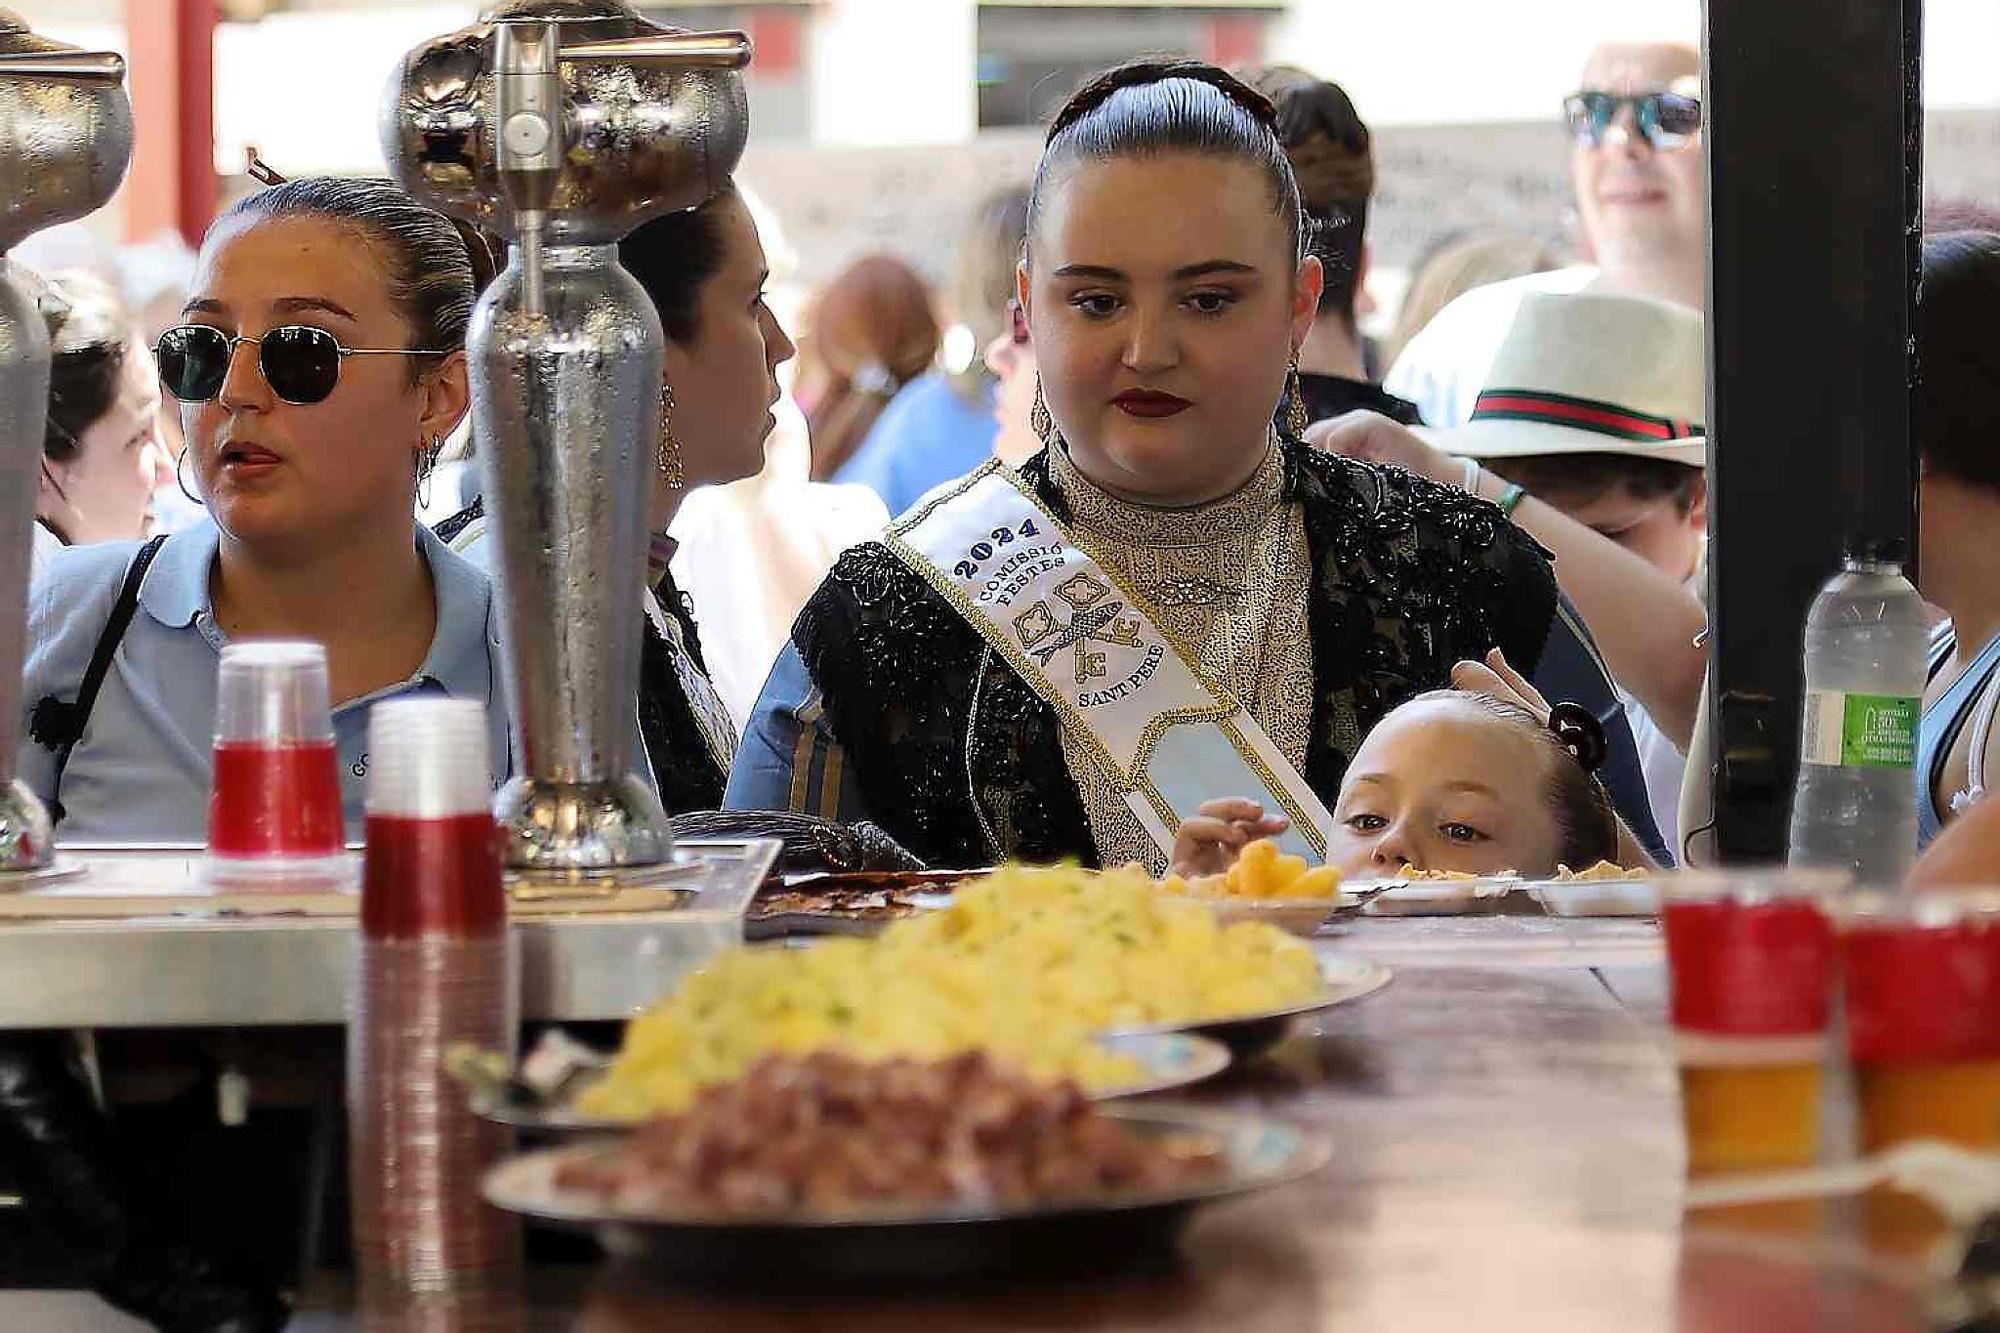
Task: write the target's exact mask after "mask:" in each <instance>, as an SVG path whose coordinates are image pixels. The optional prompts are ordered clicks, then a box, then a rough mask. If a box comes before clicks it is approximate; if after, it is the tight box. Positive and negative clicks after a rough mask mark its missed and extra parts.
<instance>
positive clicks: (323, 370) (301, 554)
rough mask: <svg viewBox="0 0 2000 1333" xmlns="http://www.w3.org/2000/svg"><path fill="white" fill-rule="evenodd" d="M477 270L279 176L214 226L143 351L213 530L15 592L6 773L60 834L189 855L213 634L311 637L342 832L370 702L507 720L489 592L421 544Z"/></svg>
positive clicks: (456, 406) (499, 741)
mask: <svg viewBox="0 0 2000 1333" xmlns="http://www.w3.org/2000/svg"><path fill="white" fill-rule="evenodd" d="M473 288H474V275H473V268H472V259H471V255H470V253H469V251H468V249H467V247H466V245H465V243H464V242H463V241H462V240H461V238H460V233H459V232H458V231H456V230H454V228H453V226H452V224H451V223H449V222H448V221H446V220H445V218H444V217H442V216H441V215H439V214H437V213H435V212H432V211H431V210H429V209H426V208H423V207H420V206H419V205H417V204H416V203H414V202H413V201H412V200H410V199H409V197H408V196H407V195H405V194H403V193H402V192H401V191H400V190H398V189H396V188H395V187H394V186H391V185H388V184H386V183H381V182H373V181H352V180H330V179H320V180H295V181H289V182H286V183H284V184H281V185H278V186H276V187H275V188H272V189H269V190H265V191H263V192H262V193H260V194H256V195H253V196H251V197H249V198H248V199H246V200H244V201H243V202H242V203H240V204H238V205H237V206H236V207H235V208H234V209H232V210H231V211H230V212H229V213H228V214H227V215H225V216H224V217H223V218H221V219H220V220H219V221H218V222H217V223H216V224H215V226H214V227H213V229H211V231H210V233H209V236H208V240H207V242H206V244H205V245H204V246H203V248H202V253H201V257H200V263H199V267H198V269H197V271H196V274H195V277H194V280H193V282H192V284H191V290H190V293H189V298H188V301H187V304H186V306H185V308H184V311H183V315H184V322H183V323H182V324H181V325H179V326H178V327H175V328H172V329H169V330H168V331H167V332H166V333H165V334H164V335H162V337H161V338H160V340H159V344H158V347H157V358H158V361H159V369H160V379H161V383H162V386H163V387H164V388H165V390H166V391H167V392H168V393H170V394H172V395H173V396H174V397H175V398H177V399H178V400H180V407H181V421H182V426H183V429H184V432H185V434H186V438H187V442H188V447H187V449H186V451H185V452H184V454H183V455H182V461H181V469H180V480H181V484H182V485H183V487H184V488H186V489H187V490H188V491H189V492H190V493H191V494H195V495H198V496H199V497H200V498H201V499H202V500H203V501H204V502H205V503H206V505H207V507H208V512H209V515H210V521H205V522H202V523H199V524H197V525H195V526H194V527H192V528H190V529H188V530H187V531H185V532H181V533H177V534H175V535H174V536H172V537H170V538H168V539H166V541H165V542H164V544H159V543H154V544H150V545H148V546H146V547H144V548H142V549H140V550H139V551H137V552H135V551H134V549H133V548H132V547H131V546H129V545H126V546H116V545H107V546H98V547H93V548H87V549H78V550H73V551H68V552H61V553H58V557H57V559H55V560H53V561H52V562H51V564H50V566H49V568H48V569H47V571H45V575H44V577H43V579H42V581H41V582H40V583H38V584H37V585H36V589H35V592H34V594H33V596H32V597H31V599H30V601H31V609H30V617H31V620H30V627H29V642H30V643H31V645H32V650H31V652H30V654H29V658H28V664H27V679H26V687H25V689H24V692H23V699H24V700H25V702H26V705H27V706H28V707H29V709H30V717H29V718H28V719H27V722H28V725H27V726H26V727H25V728H24V734H25V735H26V737H27V739H26V740H25V741H24V743H23V745H22V747H21V771H22V774H23V776H24V777H25V778H26V779H27V781H28V782H29V783H30V785H31V786H33V787H34V788H35V790H36V791H37V793H38V794H39V795H40V796H41V797H42V798H43V799H44V800H45V801H47V802H49V803H50V804H51V806H52V808H53V809H54V810H56V811H57V812H59V817H60V821H61V822H60V824H59V832H60V834H61V835H62V836H63V837H65V838H66V839H69V840H72V841H85V840H91V841H100V842H102V841H140V840H152V841H199V840H200V839H201V838H202V837H203V835H204V831H205V829H206V822H207V800H208V787H209V779H210V750H211V745H212V733H213V723H214V707H215V667H216V662H217V658H218V654H219V652H220V649H221V647H222V645H223V644H224V643H226V642H228V641H229V640H231V639H238V638H250V637H265V638H270V637H286V638H306V639H314V640H318V641H319V642H321V643H323V644H325V645H326V649H327V657H328V666H329V670H330V673H331V684H332V687H333V691H332V692H333V699H334V702H335V707H334V716H333V722H334V731H335V734H336V738H337V740H338V742H339V748H340V759H341V763H340V772H341V778H342V781H343V784H344V795H345V798H346V800H345V804H346V809H347V815H348V819H349V824H350V827H351V828H352V829H354V830H356V831H358V830H359V828H360V820H361V813H362V810H361V795H362V790H363V787H364V778H365V776H366V773H367V769H368V756H367V754H366V751H365V736H366V732H367V714H368V709H369V705H370V704H372V703H373V702H374V701H375V700H376V699H379V698H384V697H388V696H391V695H396V694H401V693H406V692H411V691H420V690H430V691H444V692H447V693H452V694H461V695H467V696H470V697H473V698H477V699H480V700H481V701H484V702H489V703H493V704H495V705H496V706H495V707H494V708H493V710H492V719H493V728H494V732H493V739H494V747H495V748H494V753H495V757H496V760H498V761H504V760H505V757H506V754H507V750H506V748H505V736H506V721H505V716H504V710H503V709H501V708H499V707H497V702H498V700H497V697H496V693H495V686H496V684H497V678H496V675H495V672H494V670H493V667H492V664H491V659H490V655H489V643H490V641H491V636H492V631H491V628H490V626H489V598H488V588H487V582H486V578H485V576H484V575H483V574H481V573H480V572H479V571H478V570H477V569H475V568H473V567H472V566H470V565H468V564H467V563H466V562H464V561H463V560H460V559H458V558H457V557H456V556H453V555H452V554H451V553H450V552H449V551H448V550H446V549H445V547H444V545H443V544H442V543H440V542H439V541H437V540H436V539H435V538H434V537H432V536H431V535H430V533H429V532H428V531H427V530H425V529H423V528H421V527H419V526H417V524H416V523H415V521H414V519H413V516H412V515H413V506H414V502H415V496H416V492H417V488H418V483H419V480H420V479H421V478H422V476H423V475H424V473H425V472H426V470H427V469H428V468H429V466H430V465H431V463H432V461H433V460H434V459H435V456H436V451H437V442H438V440H439V439H440V438H441V437H443V436H444V435H446V434H448V433H449V432H450V431H451V429H452V428H453V426H454V425H456V424H457V422H458V421H459V419H460V418H461V417H462V416H464V414H465V411H466V406H467V388H466V371H465V356H464V352H463V345H464V336H465V326H466V321H467V319H468V318H469V316H470V314H471V309H472V299H473Z"/></svg>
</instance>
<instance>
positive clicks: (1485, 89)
mask: <svg viewBox="0 0 2000 1333" xmlns="http://www.w3.org/2000/svg"><path fill="white" fill-rule="evenodd" d="M1743 2H1745V0H1738V3H1743ZM1748 2H1749V3H1755V2H1756V0H1748ZM1620 38H1623V39H1647V38H1656V39H1667V40H1679V41H1685V42H1689V43H1693V44H1697V45H1698V44H1699V43H1700V41H1701V6H1700V4H1699V3H1698V2H1697V0H1389V2H1388V3H1384V2H1383V0H1294V2H1293V4H1292V7H1291V11H1290V12H1289V13H1288V14H1287V15H1286V16H1285V18H1283V19H1282V20H1280V21H1279V23H1278V24H1276V25H1275V27H1274V31H1273V33H1272V37H1271V41H1270V43H1269V46H1268V47H1267V54H1268V55H1269V56H1270V58H1272V59H1274V60H1283V61H1286V62H1289V63H1291V64H1296V65H1303V66H1304V67H1306V68H1307V69H1310V70H1312V71H1313V72H1314V73H1316V74H1318V75H1320V77H1322V78H1328V79H1332V80H1334V81H1335V82H1337V83H1339V84H1340V85H1341V86H1342V87H1344V88H1346V89H1347V91H1348V93H1349V94H1350V95H1351V96H1352V97H1353V98H1354V102H1355V105H1356V106H1357V107H1358V108H1359V109H1360V111H1361V114H1362V116H1363V118H1364V119H1366V120H1367V121H1368V123H1369V124H1371V125H1425V124H1459V123H1474V122H1479V121H1521V120H1551V119H1554V118H1555V115H1556V107H1557V104H1558V101H1559V100H1560V98H1561V97H1562V95H1563V94H1564V93H1567V92H1570V91H1572V90H1573V89H1574V88H1575V86H1576V77H1577V74H1578V73H1579V71H1581V70H1582V68H1583V62H1584V58H1585V57H1586V56H1588V55H1589V53H1590V51H1591V49H1592V48H1593V47H1595V46H1597V45H1598V44H1599V43H1600V42H1604V41H1610V40H1614V39H1620ZM1924 96H1925V100H1926V103H1927V104H1928V105H1929V106H1931V107H1933V108H1937V109H1944V108H1951V107H2000V0H1925V4H1924Z"/></svg>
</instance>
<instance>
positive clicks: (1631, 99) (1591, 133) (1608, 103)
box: [1563, 91, 1701, 153]
mask: <svg viewBox="0 0 2000 1333" xmlns="http://www.w3.org/2000/svg"><path fill="white" fill-rule="evenodd" d="M1628 106H1629V107H1631V108H1632V123H1633V125H1635V126H1636V127H1637V128H1638V132H1639V134H1640V136H1641V137H1642V138H1644V139H1645V141H1646V142H1647V143H1648V144H1650V145H1652V147H1653V148H1654V150H1655V151H1658V152H1662V153H1669V152H1672V151H1673V150H1674V149H1676V148H1682V147H1685V146H1686V145H1687V142H1688V140H1689V139H1692V138H1693V137H1694V136H1695V132H1696V131H1697V130H1699V129H1700V128H1701V100H1700V99H1699V98H1694V97H1686V96H1683V95H1682V94H1680V93H1664V92H1662V93H1636V94H1632V95H1630V96H1626V95H1622V94H1619V93H1605V92H1588V91H1586V92H1580V93H1571V94H1570V95H1569V96H1568V97H1566V98H1564V99H1563V114H1564V115H1565V116H1567V117H1568V119H1569V132H1570V134H1571V135H1573V136H1574V137H1575V139H1576V141H1577V143H1578V144H1580V145H1581V146H1583V147H1585V148H1598V147H1602V146H1603V144H1604V138H1605V136H1606V135H1607V134H1609V133H1610V132H1611V126H1612V124H1613V122H1615V121H1616V120H1617V119H1618V113H1619V112H1620V111H1621V110H1622V109H1624V108H1625V107H1628Z"/></svg>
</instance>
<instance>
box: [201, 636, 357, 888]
mask: <svg viewBox="0 0 2000 1333" xmlns="http://www.w3.org/2000/svg"><path fill="white" fill-rule="evenodd" d="M339 763H340V761H339V757H338V756H337V755H336V753H335V750H334V740H333V717H332V710H331V709H330V708H329V707H328V704H327V681H326V650H325V649H324V648H322V647H320V645H318V644H316V643H305V642H288V641H282V640H264V641H253V642H248V643H232V644H230V645H228V646H227V647H225V648H224V649H223V650H222V665H221V667H220V668H219V669H218V670H217V672H216V678H215V783H214V787H213V788H212V790H211V792H210V796H209V803H208V851H209V877H210V878H211V879H212V880H213V881H214V882H216V883H217V884H218V885H219V886H221V887H224V888H229V889H259V888H298V887H311V886H312V885H315V884H317V883H320V882H323V881H334V880H337V879H339V878H340V877H341V876H342V875H343V874H344V873H345V869H346V861H345V855H344V850H343V849H344V847H345V845H346V837H345V830H344V829H343V827H342V823H341V809H340V769H339Z"/></svg>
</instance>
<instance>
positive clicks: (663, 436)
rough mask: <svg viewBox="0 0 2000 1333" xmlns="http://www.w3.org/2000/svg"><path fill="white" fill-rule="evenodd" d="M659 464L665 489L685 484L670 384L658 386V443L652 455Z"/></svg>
mask: <svg viewBox="0 0 2000 1333" xmlns="http://www.w3.org/2000/svg"><path fill="white" fill-rule="evenodd" d="M654 462H655V463H657V464H658V465H659V469H660V477H661V479H662V480H664V481H665V482H666V483H667V489H668V490H670V491H677V490H679V489H680V488H681V487H683V486H685V485H687V469H686V468H684V467H682V466H681V445H680V441H679V440H676V439H675V438H674V388H673V386H672V385H671V384H662V385H661V386H660V444H659V452H658V453H657V454H656V455H655V457H654Z"/></svg>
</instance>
